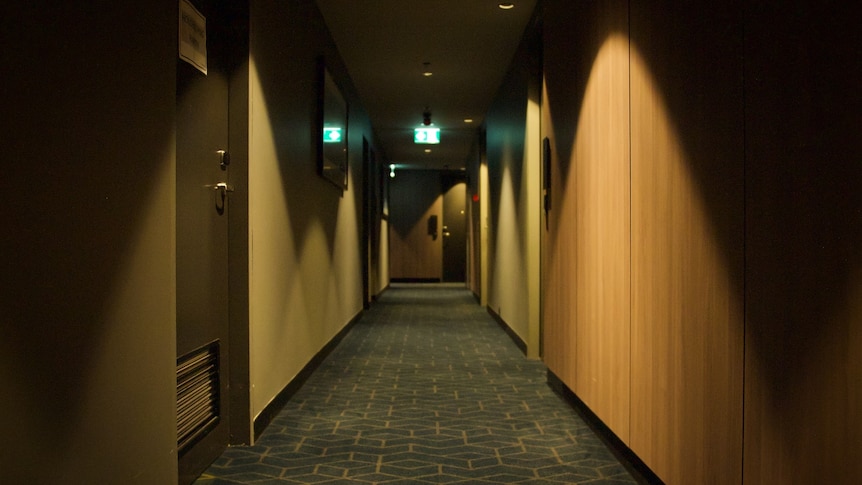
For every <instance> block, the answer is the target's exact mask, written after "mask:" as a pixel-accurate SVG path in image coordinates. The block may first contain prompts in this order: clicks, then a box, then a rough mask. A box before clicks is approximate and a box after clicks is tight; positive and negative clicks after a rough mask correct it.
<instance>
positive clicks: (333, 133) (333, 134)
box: [323, 127, 341, 143]
mask: <svg viewBox="0 0 862 485" xmlns="http://www.w3.org/2000/svg"><path fill="white" fill-rule="evenodd" d="M323 143H341V128H330V127H326V128H324V129H323Z"/></svg>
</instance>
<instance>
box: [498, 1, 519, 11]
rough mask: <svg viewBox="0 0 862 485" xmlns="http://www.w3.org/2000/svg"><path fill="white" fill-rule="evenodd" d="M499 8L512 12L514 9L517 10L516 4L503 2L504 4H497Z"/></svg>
mask: <svg viewBox="0 0 862 485" xmlns="http://www.w3.org/2000/svg"><path fill="white" fill-rule="evenodd" d="M497 6H498V7H500V8H501V9H503V10H512V9H513V8H515V4H514V3H512V2H502V3H498V4H497Z"/></svg>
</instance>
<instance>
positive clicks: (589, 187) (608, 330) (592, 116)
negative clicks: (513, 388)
mask: <svg viewBox="0 0 862 485" xmlns="http://www.w3.org/2000/svg"><path fill="white" fill-rule="evenodd" d="M616 13H617V14H619V13H622V14H623V15H622V16H621V18H617V19H613V20H618V21H620V22H625V20H626V17H625V10H622V9H620V11H618V12H616ZM628 53H629V45H628V39H627V38H626V37H625V36H623V35H620V34H614V35H612V36H611V37H609V38H608V39H607V40H606V41H605V43H604V44H603V45H602V48H601V50H599V54H598V56H596V58H595V62H594V64H593V66H592V70H591V72H590V79H589V81H588V83H587V87H586V91H585V93H584V99H583V102H582V107H581V112H580V116H579V120H580V122H579V125H578V130H577V134H576V136H575V152H574V157H575V159H574V160H575V162H574V163H575V170H574V172H575V179H576V189H575V191H574V193H572V194H570V195H569V196H570V197H575V198H576V202H575V205H576V208H577V215H576V220H575V221H574V222H575V234H576V235H577V238H578V243H577V245H576V258H577V263H576V265H577V266H576V267H577V270H576V273H575V280H574V283H575V284H576V285H577V288H578V292H577V305H576V315H575V319H576V321H577V322H578V325H577V331H576V337H575V344H576V346H577V357H576V358H577V377H576V384H575V386H576V387H575V388H574V389H573V390H574V391H575V393H576V394H577V395H578V396H579V397H580V398H581V400H583V401H584V402H585V403H586V404H587V405H588V406H590V408H591V409H592V410H593V412H595V413H596V415H598V416H599V417H600V418H602V420H603V421H604V422H605V424H607V425H608V426H609V427H610V428H611V429H613V430H614V432H615V433H616V434H617V436H619V437H620V438H621V439H623V441H627V440H628V437H629V376H630V372H629V370H630V369H629V367H630V364H629V356H630V343H629V335H630V328H629V327H630V312H629V308H630V294H629V291H630V286H631V285H630V281H629V278H630V266H629V263H630V259H629V258H630V247H629V230H630V215H629V208H630V200H629V195H630V187H629V180H630V174H629V97H628V83H629V65H628Z"/></svg>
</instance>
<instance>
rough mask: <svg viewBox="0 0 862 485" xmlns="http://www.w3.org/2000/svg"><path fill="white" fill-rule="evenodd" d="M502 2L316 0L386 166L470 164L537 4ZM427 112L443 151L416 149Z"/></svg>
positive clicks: (529, 0)
mask: <svg viewBox="0 0 862 485" xmlns="http://www.w3.org/2000/svg"><path fill="white" fill-rule="evenodd" d="M499 3H500V1H499V0H425V1H416V0H364V1H363V0H317V5H318V7H319V8H320V10H321V12H322V13H323V16H324V18H325V20H326V23H327V25H328V27H329V30H330V31H331V33H332V36H333V38H334V39H335V43H336V45H337V47H338V51H339V53H340V54H341V57H342V58H343V59H344V63H345V64H346V66H347V71H348V73H349V74H350V77H351V79H352V80H353V84H354V85H355V86H356V89H357V91H358V93H359V97H360V100H361V102H362V105H363V107H364V108H365V110H366V111H367V112H368V115H369V117H370V118H371V124H372V126H373V127H374V131H375V134H376V135H377V137H378V141H379V143H380V145H382V147H381V148H382V151H383V153H385V155H386V160H387V161H388V162H389V163H394V164H396V165H397V166H399V167H411V168H439V169H444V168H449V169H459V168H463V167H464V164H465V162H466V160H467V159H468V157H469V156H470V153H471V150H472V148H473V143H474V141H475V139H476V136H475V134H476V130H477V129H478V127H480V126H481V124H482V123H483V121H484V117H485V114H486V112H487V111H488V108H489V106H490V104H491V101H492V100H493V98H494V96H495V95H496V93H497V90H498V88H499V87H500V84H501V82H502V80H503V76H504V75H505V74H506V71H507V70H508V68H509V64H510V63H511V61H512V57H513V56H514V54H515V51H516V50H517V47H518V44H519V42H520V40H521V37H522V35H523V33H524V29H525V28H526V26H527V23H528V22H529V20H530V18H531V16H532V13H533V8H534V7H535V4H536V0H515V1H514V2H511V3H513V4H514V8H512V9H509V10H503V9H500V8H499V7H498V4H499ZM425 63H428V66H427V70H430V71H431V72H432V73H433V75H432V76H429V77H426V76H424V75H423V72H424V71H426V66H425ZM426 107H427V108H429V109H430V111H431V121H432V123H433V126H434V127H437V128H440V139H441V141H440V144H439V145H416V144H414V143H413V129H414V128H417V127H420V126H422V121H423V112H424V111H425V108H426ZM465 119H472V120H473V122H472V123H465V121H464V120H465ZM426 148H430V149H431V153H425V149H426Z"/></svg>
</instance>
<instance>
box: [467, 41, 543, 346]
mask: <svg viewBox="0 0 862 485" xmlns="http://www.w3.org/2000/svg"><path fill="white" fill-rule="evenodd" d="M539 39H540V37H539V35H538V32H536V31H534V30H530V31H529V35H527V36H525V38H524V41H523V42H522V44H521V46H520V47H519V49H518V52H517V53H516V56H515V59H514V61H513V66H512V68H511V70H510V71H509V73H508V74H507V76H506V77H505V79H504V80H503V84H502V86H501V87H500V89H499V90H498V93H497V96H495V98H494V101H493V103H492V105H491V109H490V110H489V112H488V114H487V116H486V118H485V130H486V137H487V150H486V153H485V156H486V159H487V160H486V163H487V167H488V186H487V189H486V194H484V195H485V197H486V198H487V203H488V217H487V222H488V224H487V254H488V282H487V285H488V294H487V305H488V307H489V308H490V309H491V310H492V311H494V312H495V313H496V314H497V315H499V316H500V318H501V319H502V320H503V321H504V322H505V323H506V325H508V326H509V328H511V329H512V330H513V331H514V332H515V333H516V334H517V335H518V336H519V337H520V339H521V340H522V341H524V343H526V344H527V352H528V354H529V355H530V356H531V357H538V352H539V341H538V333H539V332H538V327H539V237H540V230H539V223H540V221H539V218H540V212H541V208H540V205H539V204H540V193H539V192H540V185H541V180H540V172H541V161H540V156H541V140H540V132H539V127H540V111H539V103H540V89H539V84H540V81H539V78H540V74H539V68H540V66H539V65H538V63H537V62H536V61H535V59H537V58H538V57H539V52H540V46H539ZM474 217H475V215H474ZM473 222H474V226H475V222H476V221H475V219H473Z"/></svg>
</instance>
